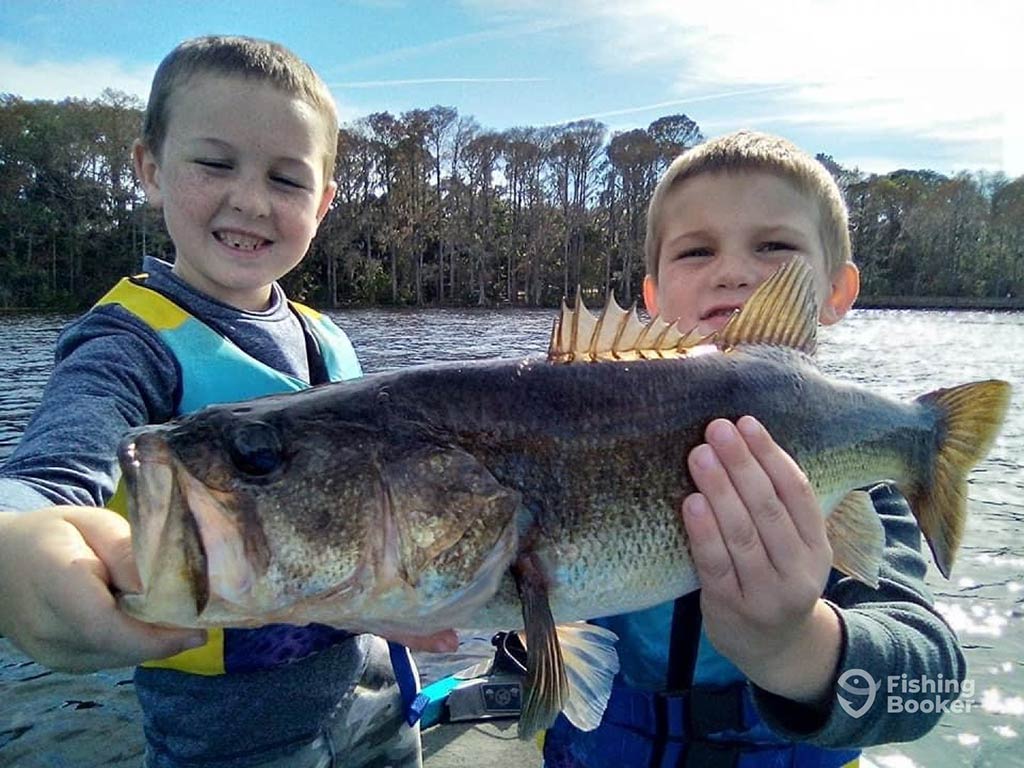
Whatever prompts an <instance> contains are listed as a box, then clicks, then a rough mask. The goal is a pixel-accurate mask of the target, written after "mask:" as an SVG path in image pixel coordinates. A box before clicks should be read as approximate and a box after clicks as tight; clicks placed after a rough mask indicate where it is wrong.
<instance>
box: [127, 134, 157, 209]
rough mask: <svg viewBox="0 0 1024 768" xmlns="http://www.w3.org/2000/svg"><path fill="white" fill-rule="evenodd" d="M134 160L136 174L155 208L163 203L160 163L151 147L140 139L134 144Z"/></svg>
mask: <svg viewBox="0 0 1024 768" xmlns="http://www.w3.org/2000/svg"><path fill="white" fill-rule="evenodd" d="M132 162H133V163H134V165H135V175H136V176H138V178H139V182H140V183H141V184H142V189H143V190H144V191H145V192H146V200H147V201H148V202H149V204H150V205H152V206H153V207H154V208H159V207H160V206H161V205H162V204H163V196H162V195H161V193H160V163H159V161H158V160H157V159H156V156H155V155H154V154H153V153H152V152H150V150H149V148H148V147H147V146H146V145H145V144H143V143H142V142H141V141H139V140H138V139H136V140H135V143H134V144H132Z"/></svg>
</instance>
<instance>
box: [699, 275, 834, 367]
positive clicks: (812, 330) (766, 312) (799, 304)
mask: <svg viewBox="0 0 1024 768" xmlns="http://www.w3.org/2000/svg"><path fill="white" fill-rule="evenodd" d="M817 334H818V299H817V296H816V294H815V292H814V272H813V271H812V270H811V267H810V265H808V264H807V262H806V261H805V260H804V259H802V258H795V259H792V260H791V261H790V262H789V263H788V264H786V265H785V266H784V267H782V268H781V269H779V270H778V271H777V272H776V273H775V274H774V275H772V276H771V277H769V278H768V279H767V280H765V281H764V282H763V283H762V284H761V285H760V286H758V288H757V290H756V291H754V293H753V294H752V295H751V297H750V298H749V299H747V302H746V304H744V305H743V309H741V310H740V311H739V312H737V313H736V314H735V315H733V317H732V319H730V320H729V322H728V323H727V324H726V326H725V327H724V328H723V329H722V331H721V333H720V334H719V335H718V338H717V343H718V345H719V346H720V347H722V348H723V349H727V348H729V347H735V346H739V345H740V344H770V345H773V346H783V347H792V348H793V349H799V350H800V351H802V352H805V353H807V354H808V355H813V354H814V349H815V347H816V346H817Z"/></svg>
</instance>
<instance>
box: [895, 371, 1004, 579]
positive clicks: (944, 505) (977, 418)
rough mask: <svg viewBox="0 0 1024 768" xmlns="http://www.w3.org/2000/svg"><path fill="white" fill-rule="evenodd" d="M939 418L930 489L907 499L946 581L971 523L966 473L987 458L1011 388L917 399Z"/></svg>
mask: <svg viewBox="0 0 1024 768" xmlns="http://www.w3.org/2000/svg"><path fill="white" fill-rule="evenodd" d="M917 402H918V403H919V404H921V405H923V406H924V407H926V408H933V409H936V410H938V412H939V420H940V423H941V424H942V425H943V427H944V429H943V430H942V435H943V438H942V442H941V444H940V445H939V447H938V451H937V452H936V455H935V457H934V461H933V465H932V467H931V469H930V472H928V473H926V476H928V477H930V478H931V483H930V485H929V486H927V487H924V488H918V489H915V490H912V491H910V492H907V493H906V496H907V498H908V499H909V500H910V507H911V509H912V510H913V512H914V517H915V518H917V524H918V525H919V526H920V528H921V533H922V534H924V538H925V541H927V542H928V546H929V547H930V548H931V551H932V557H934V558H935V565H936V566H938V569H939V571H941V572H942V575H943V576H945V577H946V578H949V574H950V572H951V571H952V568H953V562H954V560H955V559H956V553H957V550H958V549H959V548H960V542H961V540H962V539H963V535H964V528H965V526H966V520H967V473H968V472H969V471H970V470H971V468H972V467H974V465H975V464H977V463H978V462H979V461H981V460H982V459H983V458H984V457H985V455H986V454H987V453H988V451H989V448H991V446H992V443H993V442H994V441H995V438H996V436H997V435H998V434H999V429H1000V427H1001V426H1002V424H1003V419H1004V418H1005V417H1006V411H1007V408H1009V405H1010V385H1009V384H1007V383H1006V382H1005V381H999V380H998V379H992V380H989V381H977V382H973V383H971V384H962V385H961V386H959V387H952V388H950V389H939V390H936V391H934V392H929V393H928V394H926V395H922V396H921V397H919V398H917Z"/></svg>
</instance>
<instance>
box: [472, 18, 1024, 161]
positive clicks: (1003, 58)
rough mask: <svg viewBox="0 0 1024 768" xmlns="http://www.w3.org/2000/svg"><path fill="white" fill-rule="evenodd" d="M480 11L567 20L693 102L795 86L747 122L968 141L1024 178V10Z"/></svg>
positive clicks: (595, 53) (607, 59)
mask: <svg viewBox="0 0 1024 768" xmlns="http://www.w3.org/2000/svg"><path fill="white" fill-rule="evenodd" d="M473 5H474V6H475V7H477V8H482V7H489V8H491V9H494V10H498V11H501V12H503V13H506V14H508V13H514V9H515V7H516V6H518V7H519V8H521V9H525V10H523V11H522V12H523V13H529V14H530V15H533V16H534V17H539V18H552V19H554V20H557V21H558V22H560V23H565V24H567V25H569V26H570V27H571V28H572V29H573V30H574V31H575V34H577V35H579V36H580V37H582V38H583V39H585V40H586V41H587V44H588V45H587V48H588V50H589V51H591V52H592V53H591V56H592V57H593V61H592V64H594V65H595V66H598V67H601V68H603V69H605V70H607V71H609V72H619V73H624V72H634V73H636V72H640V73H652V74H653V75H654V76H656V77H659V79H665V78H666V77H667V78H670V81H671V83H672V84H671V85H670V88H673V89H674V90H675V91H676V93H677V94H679V96H680V98H683V97H684V94H686V93H692V92H693V91H694V90H695V89H697V88H701V87H702V84H706V83H717V84H718V86H717V87H719V88H721V89H723V90H725V89H732V90H735V91H742V90H743V89H744V88H747V87H755V86H757V85H760V84H764V83H777V84H780V85H782V84H788V85H789V86H790V87H789V88H788V89H780V91H779V93H778V95H777V97H776V98H774V99H772V100H771V101H772V102H774V103H771V104H768V103H765V102H764V101H761V102H759V103H756V104H747V103H743V104H739V105H738V106H740V108H741V109H742V110H743V111H745V112H748V113H751V112H752V113H756V112H757V111H758V110H765V111H771V113H772V114H773V115H774V114H776V113H778V112H782V113H785V112H789V113H791V114H792V115H793V118H791V121H792V122H800V123H804V124H806V123H810V122H816V123H818V124H820V125H822V126H829V127H831V128H832V129H833V130H841V131H844V132H849V133H850V134H856V135H861V136H865V135H880V134H882V133H884V132H890V133H891V134H892V135H894V136H898V137H899V138H901V139H906V138H915V139H917V140H919V141H934V142H937V143H940V144H944V143H945V142H947V141H949V140H950V137H955V140H956V141H958V142H965V143H963V144H961V146H968V147H974V148H975V150H976V151H974V152H972V154H970V155H964V156H963V159H964V162H966V163H972V162H973V158H975V157H976V158H977V161H978V162H979V163H982V164H986V165H987V164H988V163H989V162H990V160H989V159H990V158H991V157H994V156H997V155H998V156H1001V157H1002V158H1004V162H1006V163H1007V164H1006V165H1005V166H1004V167H1005V169H1006V171H1007V172H1008V173H1021V172H1024V165H1022V163H1021V158H1022V157H1024V131H1021V130H1020V124H1021V118H1020V116H1019V115H1020V107H1019V106H1018V105H1017V104H1015V102H1017V101H1019V100H1018V99H1016V97H1014V96H1013V95H1012V93H1014V92H1015V91H1014V88H1015V87H1016V84H1018V83H1020V82H1022V81H1024V57H1022V56H1020V53H1019V48H1020V46H1019V42H1018V41H1017V39H1016V38H1017V37H1018V36H1019V30H1021V29H1024V5H1022V4H1021V3H1020V2H1019V0H986V1H985V2H982V3H977V2H975V1H974V0H933V2H920V1H913V2H911V1H908V2H903V3H893V2H891V0H862V2H860V3H849V2H847V1H846V0H793V2H791V3H787V4H785V5H779V4H766V3H764V2H763V0H732V1H731V2H729V3H699V4H698V3H681V2H679V0H631V2H628V3H608V2H604V0H577V1H576V2H574V3H572V4H568V3H567V4H551V3H544V2H535V1H534V0H515V2H512V0H475V2H473ZM672 73H676V74H674V75H673V74H672ZM671 104H674V102H672V101H670V100H669V99H666V103H665V106H669V105H671ZM716 112H717V110H716ZM602 114H608V113H602ZM715 117H716V119H720V118H722V117H723V115H721V114H717V115H716V116H715ZM759 122H760V121H759ZM994 126H995V127H996V129H997V130H998V129H1002V130H1003V132H1002V134H1001V135H1000V136H994V135H993V133H994V131H993V127H994Z"/></svg>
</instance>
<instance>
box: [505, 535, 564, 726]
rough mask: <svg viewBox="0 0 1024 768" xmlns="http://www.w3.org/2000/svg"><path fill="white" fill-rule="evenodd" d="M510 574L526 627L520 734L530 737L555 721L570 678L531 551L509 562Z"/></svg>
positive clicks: (538, 567) (539, 571)
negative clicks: (513, 578)
mask: <svg viewBox="0 0 1024 768" xmlns="http://www.w3.org/2000/svg"><path fill="white" fill-rule="evenodd" d="M512 574H513V576H514V577H515V580H516V586H517V587H518V589H519V599H520V601H521V602H522V604H523V621H524V626H525V627H526V680H525V681H524V682H523V708H522V714H521V715H520V718H519V738H521V739H529V738H531V737H532V736H533V735H534V734H535V733H537V732H538V731H542V730H545V729H546V728H550V727H551V725H552V723H554V722H555V718H556V717H558V713H559V712H561V711H562V709H563V708H564V707H565V704H566V702H567V701H568V699H569V679H568V676H567V675H566V672H565V664H564V663H563V661H562V649H561V647H560V646H559V644H558V635H557V633H556V631H555V620H554V618H553V617H552V616H551V606H550V605H549V604H548V591H547V581H546V579H545V578H544V574H543V571H542V570H541V569H540V566H539V564H538V563H537V562H536V560H535V558H534V557H533V556H532V555H523V556H521V557H520V558H519V559H518V560H517V561H516V562H515V564H514V565H513V566H512Z"/></svg>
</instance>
